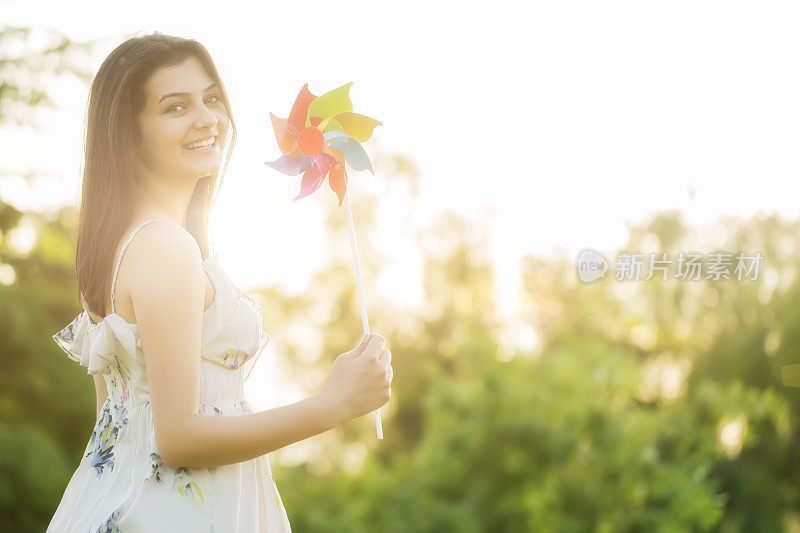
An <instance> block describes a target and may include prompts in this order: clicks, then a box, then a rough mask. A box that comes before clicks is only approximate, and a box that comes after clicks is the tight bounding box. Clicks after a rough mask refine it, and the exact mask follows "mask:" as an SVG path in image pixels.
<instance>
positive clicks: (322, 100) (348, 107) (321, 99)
mask: <svg viewBox="0 0 800 533" xmlns="http://www.w3.org/2000/svg"><path fill="white" fill-rule="evenodd" d="M351 85H353V82H352V81H351V82H350V83H346V84H344V85H342V86H341V87H339V88H336V89H334V90H332V91H329V92H327V93H325V94H322V95H320V96H318V97H316V98H315V99H314V101H313V102H311V105H309V106H308V116H307V117H306V127H308V126H311V118H312V117H316V118H318V119H319V120H325V119H326V118H329V117H332V116H333V115H335V114H337V113H342V112H344V111H352V110H353V102H351V101H350V86H351Z"/></svg>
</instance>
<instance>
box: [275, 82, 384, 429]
mask: <svg viewBox="0 0 800 533" xmlns="http://www.w3.org/2000/svg"><path fill="white" fill-rule="evenodd" d="M351 85H353V83H352V82H350V83H348V84H346V85H342V86H341V87H339V88H338V89H334V90H332V91H330V92H327V93H325V94H323V95H322V96H319V97H317V96H314V95H313V94H311V92H310V91H309V90H308V84H307V83H306V84H305V85H303V88H302V89H300V93H299V94H298V95H297V98H296V99H295V101H294V105H293V106H292V111H291V112H290V113H289V118H278V117H276V116H275V115H273V114H272V113H270V114H269V117H270V119H271V120H272V128H273V129H274V130H275V138H276V139H277V141H278V147H279V148H280V150H281V152H282V153H283V155H282V156H281V157H279V158H278V159H277V160H275V161H269V162H266V163H265V164H266V165H269V166H271V167H272V168H274V169H275V170H278V171H280V172H283V173H284V174H288V175H290V176H297V175H298V174H300V173H301V172H302V173H303V179H302V181H301V182H300V193H299V194H298V195H297V197H295V198H294V200H299V199H300V198H303V197H304V196H308V195H309V194H311V193H312V192H314V191H316V190H317V189H318V188H319V186H320V185H321V184H322V181H323V180H324V179H325V176H326V175H328V176H330V178H329V179H328V183H329V184H330V186H331V190H332V191H333V192H335V193H336V196H338V197H339V206H341V205H342V202H344V203H345V204H347V225H348V228H349V230H350V245H351V247H352V250H353V270H354V272H355V277H356V283H357V284H358V297H359V300H360V303H361V322H362V324H363V327H364V334H365V335H366V334H368V333H369V320H368V318H367V304H366V301H365V299H364V284H363V283H362V281H361V265H360V263H359V260H358V245H357V244H356V232H355V229H354V227H353V213H352V210H351V209H350V187H348V180H347V171H346V170H345V162H346V163H347V164H349V165H350V166H351V167H352V168H354V169H355V170H369V171H370V172H371V173H372V174H375V172H374V171H373V170H372V163H370V161H369V157H367V153H366V152H365V151H364V147H362V146H361V143H362V142H365V141H367V140H369V138H370V137H372V132H373V130H374V129H375V126H381V125H382V124H381V123H380V122H378V121H377V120H375V119H374V118H370V117H366V116H364V115H359V114H358V113H353V104H352V102H350V94H349V92H350V86H351ZM294 200H292V201H294ZM375 429H376V431H377V433H378V438H379V439H382V438H383V428H382V426H381V411H380V409H377V410H375Z"/></svg>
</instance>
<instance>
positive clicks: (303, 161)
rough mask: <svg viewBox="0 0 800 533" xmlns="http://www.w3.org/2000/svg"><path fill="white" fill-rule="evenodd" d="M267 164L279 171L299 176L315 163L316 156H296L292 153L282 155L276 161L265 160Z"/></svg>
mask: <svg viewBox="0 0 800 533" xmlns="http://www.w3.org/2000/svg"><path fill="white" fill-rule="evenodd" d="M264 164H265V165H267V166H270V167H272V168H274V169H275V170H277V171H278V172H283V173H284V174H286V175H289V176H297V175H298V174H300V173H301V172H305V171H306V170H308V169H309V168H311V166H312V165H313V164H314V158H313V157H311V156H305V155H304V156H301V157H295V156H291V155H286V154H284V155H282V156H281V157H279V158H278V159H276V160H275V161H265V162H264Z"/></svg>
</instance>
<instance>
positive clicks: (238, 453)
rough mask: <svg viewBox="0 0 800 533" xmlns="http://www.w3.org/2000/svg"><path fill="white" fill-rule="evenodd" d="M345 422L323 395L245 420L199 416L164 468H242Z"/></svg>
mask: <svg viewBox="0 0 800 533" xmlns="http://www.w3.org/2000/svg"><path fill="white" fill-rule="evenodd" d="M342 422H344V420H341V417H340V415H339V411H338V410H337V409H336V408H335V407H333V406H331V405H329V404H326V402H325V399H324V398H322V397H320V396H319V394H315V395H314V396H310V397H308V398H306V399H304V400H300V401H299V402H295V403H293V404H289V405H284V406H281V407H276V408H274V409H269V410H266V411H259V412H257V413H254V414H248V415H241V416H213V415H203V414H195V415H192V416H191V417H189V418H188V419H187V420H186V421H185V422H184V425H183V426H181V427H179V428H175V435H176V436H178V438H180V439H181V443H180V445H179V446H175V447H174V448H173V449H172V450H171V451H170V455H169V457H168V458H165V457H166V456H164V455H163V454H162V459H163V460H164V464H166V465H167V466H170V467H172V468H177V467H180V466H185V467H189V468H194V467H209V466H216V465H225V464H231V463H238V462H241V461H246V460H248V459H252V458H253V457H258V456H260V455H264V454H265V453H269V452H271V451H273V450H277V449H279V448H282V447H284V446H286V445H288V444H292V443H293V442H297V441H300V440H303V439H306V438H308V437H311V436H314V435H317V434H319V433H323V432H325V431H328V430H329V429H332V428H334V427H336V426H338V425H339V424H341V423H342Z"/></svg>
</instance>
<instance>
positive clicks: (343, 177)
mask: <svg viewBox="0 0 800 533" xmlns="http://www.w3.org/2000/svg"><path fill="white" fill-rule="evenodd" d="M328 185H330V186H331V190H332V191H333V192H335V193H336V196H338V197H339V207H342V202H343V201H344V192H345V189H346V188H347V170H345V168H344V163H340V162H338V161H337V162H336V163H334V164H333V165H332V166H331V170H330V172H329V173H328Z"/></svg>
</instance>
